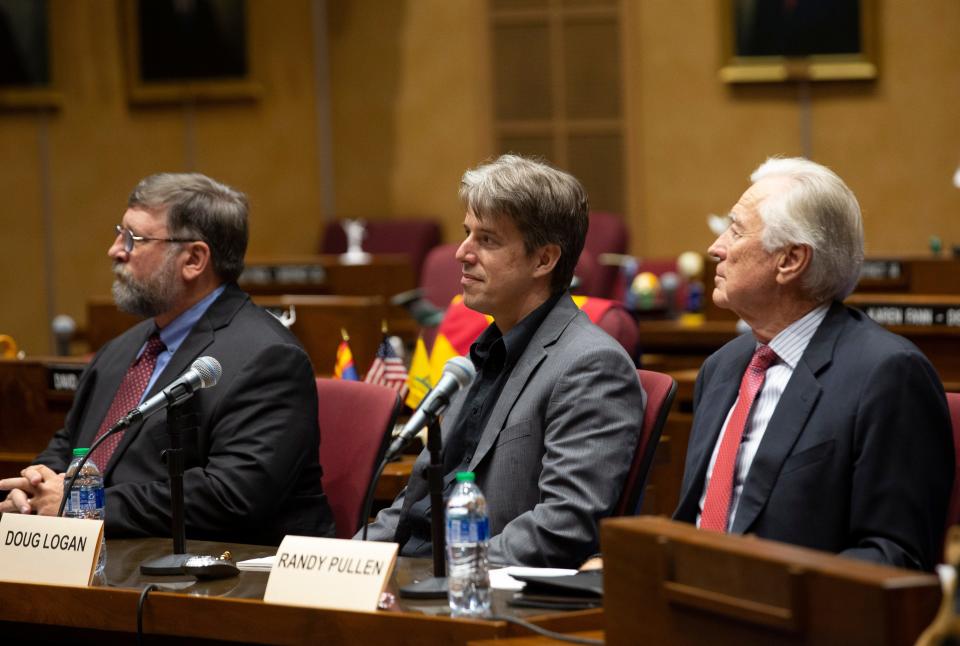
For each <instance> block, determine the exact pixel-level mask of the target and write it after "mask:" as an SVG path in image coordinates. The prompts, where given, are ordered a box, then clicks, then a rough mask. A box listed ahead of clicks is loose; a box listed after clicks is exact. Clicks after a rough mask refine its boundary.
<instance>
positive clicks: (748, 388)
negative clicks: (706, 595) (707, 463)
mask: <svg viewBox="0 0 960 646" xmlns="http://www.w3.org/2000/svg"><path fill="white" fill-rule="evenodd" d="M776 360H777V353H776V352H774V351H773V350H771V349H770V346H767V345H761V346H760V347H759V348H757V350H756V352H754V353H753V358H752V359H751V360H750V365H749V366H747V371H746V372H744V373H743V379H741V380H740V397H739V398H738V399H737V404H736V406H734V408H733V413H732V414H731V415H730V421H729V422H728V423H727V428H726V430H725V431H724V433H723V438H722V439H721V440H720V449H719V450H718V451H717V459H716V461H715V462H714V463H713V473H712V474H711V476H710V482H709V483H708V484H707V498H706V500H705V501H704V503H703V512H702V513H701V514H700V528H701V529H709V530H712V531H715V532H726V531H727V520H728V519H729V517H730V498H731V497H732V495H733V471H734V468H735V467H736V464H737V451H739V449H740V440H741V439H742V438H743V431H744V429H745V428H746V426H747V420H748V419H749V418H750V409H751V408H752V407H753V401H754V400H755V399H756V397H757V393H759V392H760V388H762V387H763V380H764V379H765V378H766V376H767V368H769V367H770V366H771V365H773V363H774V362H775V361H776Z"/></svg>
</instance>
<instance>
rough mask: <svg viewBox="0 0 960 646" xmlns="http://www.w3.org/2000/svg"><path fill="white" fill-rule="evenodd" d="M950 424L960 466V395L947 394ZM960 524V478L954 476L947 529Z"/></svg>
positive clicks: (954, 448)
mask: <svg viewBox="0 0 960 646" xmlns="http://www.w3.org/2000/svg"><path fill="white" fill-rule="evenodd" d="M947 405H949V406H950V422H951V423H952V424H953V450H954V452H955V453H956V460H957V464H958V465H960V393H947ZM957 524H960V476H954V480H953V491H952V493H951V494H950V506H949V507H948V508H947V527H952V526H953V525H957Z"/></svg>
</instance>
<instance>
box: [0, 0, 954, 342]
mask: <svg viewBox="0 0 960 646" xmlns="http://www.w3.org/2000/svg"><path fill="white" fill-rule="evenodd" d="M323 4H324V3H323V2H321V1H320V0H316V4H315V2H314V1H313V0H288V1H285V2H268V1H267V0H253V1H252V2H251V46H252V48H253V61H254V65H255V73H256V76H257V77H258V79H259V80H260V81H261V82H262V85H263V89H264V92H263V96H262V97H261V99H259V100H258V101H255V102H241V103H232V104H204V105H200V106H197V107H196V108H195V109H193V110H192V111H191V110H189V109H185V108H184V107H182V106H153V107H139V108H132V107H130V106H129V104H128V102H127V100H126V95H125V90H124V85H123V62H122V61H123V58H122V55H121V46H120V33H121V29H120V25H119V15H120V13H119V6H118V5H119V3H118V2H117V1H116V0H114V1H113V2H110V1H107V0H100V1H94V0H85V1H82V0H76V1H71V2H66V1H62V2H53V3H52V13H53V25H52V29H53V33H52V36H53V40H54V43H55V51H54V68H55V74H56V76H57V79H58V82H59V85H60V88H61V90H62V93H63V96H64V100H63V104H62V106H61V107H60V108H59V109H58V110H55V111H52V112H49V113H37V112H35V111H9V110H5V111H0V192H2V194H3V195H4V198H5V199H4V203H3V206H2V208H0V231H3V234H2V236H3V237H2V241H3V243H4V245H3V248H4V254H3V255H2V256H0V333H9V334H13V335H14V336H15V337H16V338H17V340H18V341H19V342H20V343H21V345H23V346H25V347H26V349H27V350H28V351H31V352H33V353H38V352H46V351H48V350H49V345H48V334H47V332H46V330H47V326H48V322H49V320H50V318H51V316H52V315H53V314H55V313H60V312H65V313H68V314H71V315H72V316H74V317H75V318H78V320H81V321H82V319H83V316H84V313H83V304H84V302H85V300H86V299H87V297H88V296H90V295H95V294H106V293H107V292H108V291H109V283H110V275H109V266H108V262H107V260H106V256H105V250H106V247H107V245H108V244H109V242H110V227H111V226H112V225H113V224H114V223H116V222H117V220H118V219H119V217H120V215H121V214H122V210H123V203H124V199H125V197H126V194H127V192H128V191H129V189H130V188H131V187H132V186H133V184H134V183H135V182H136V180H137V179H139V178H140V177H142V176H143V175H146V174H148V173H151V172H155V171H159V170H187V169H189V167H190V165H191V160H195V168H196V170H200V171H202V172H206V173H209V174H210V175H212V176H214V177H217V178H219V179H222V180H223V181H226V182H228V183H232V184H235V185H236V186H237V187H239V188H241V189H242V190H245V191H246V192H248V193H249V195H250V198H251V202H252V205H253V216H252V221H251V225H252V240H251V253H252V254H257V255H268V254H281V253H307V252H310V251H311V250H313V249H314V248H315V245H316V243H317V240H318V237H319V232H320V225H321V222H322V220H323V217H324V216H325V214H322V213H321V204H324V203H332V204H333V214H332V215H337V216H364V217H369V218H380V217H385V218H389V217H400V216H404V215H430V216H434V217H437V218H438V219H440V220H441V221H442V222H443V223H444V231H445V236H446V238H447V239H448V240H450V241H453V240H456V239H457V238H458V237H459V232H460V222H461V219H462V214H461V213H460V206H459V204H458V202H457V197H456V188H457V182H458V179H459V177H460V174H461V173H462V172H463V170H464V169H465V168H467V167H468V166H471V165H474V164H476V163H477V162H478V161H480V160H482V159H484V158H485V157H487V156H489V155H490V154H491V153H492V152H493V150H492V144H491V141H492V137H491V135H490V106H491V104H492V101H491V98H490V96H489V87H490V84H489V78H488V73H489V72H488V59H489V51H488V48H489V44H488V42H487V29H488V27H487V20H486V2H485V0H351V1H346V0H330V1H329V2H327V3H326V9H327V39H328V46H329V50H328V54H329V76H330V97H331V98H330V113H331V116H330V132H331V133H332V134H331V139H330V140H329V141H324V142H320V136H321V135H320V134H318V133H319V132H322V131H323V130H322V129H321V128H319V127H318V123H319V122H318V116H317V115H318V110H317V107H318V106H317V99H316V97H317V94H318V87H317V83H316V77H317V72H318V69H317V68H316V66H315V58H314V25H315V22H314V21H315V15H316V14H315V9H316V8H317V7H318V6H323ZM716 4H717V3H716V2H707V0H642V1H640V0H623V4H622V7H623V24H622V29H623V43H624V48H625V51H624V54H623V55H624V61H625V66H624V77H625V78H624V84H625V92H624V100H625V102H626V123H627V135H628V142H627V146H626V154H627V168H628V169H629V170H628V174H629V177H628V185H629V186H630V194H629V196H628V198H629V199H628V202H627V203H628V205H629V210H628V213H627V217H628V220H629V222H630V226H631V229H632V234H633V241H632V247H633V251H634V252H636V253H640V254H643V255H647V256H663V255H672V254H676V253H678V252H679V251H682V250H685V249H688V248H692V249H701V250H702V249H704V248H705V247H706V246H707V245H708V244H709V242H710V234H709V233H708V232H707V229H706V227H705V225H704V218H705V216H706V214H707V213H709V212H723V211H725V210H726V209H728V208H729V207H730V205H731V204H732V203H733V202H734V201H735V200H736V198H737V197H738V195H739V193H740V192H741V191H742V190H743V189H744V188H745V187H746V184H747V179H746V177H747V175H748V174H749V172H750V171H751V170H752V168H753V167H754V166H756V165H757V163H759V162H760V161H761V160H762V159H763V158H764V157H766V156H767V155H770V154H775V153H780V154H788V155H792V154H799V153H800V152H801V150H802V141H801V130H800V121H801V108H800V101H799V98H798V89H797V88H796V87H794V86H791V85H786V84H770V85H761V86H738V87H732V86H728V85H725V84H723V83H721V82H719V81H718V80H717V76H716V69H717V66H718V63H719V51H720V13H719V10H718V9H717V6H716ZM877 4H878V6H879V12H878V14H879V16H878V18H879V25H878V34H879V49H880V53H881V58H880V78H879V79H878V80H877V81H876V82H868V83H829V84H817V85H814V86H813V87H812V89H811V99H812V100H811V112H810V116H811V126H812V131H811V135H812V136H811V146H812V152H813V156H814V158H815V159H817V160H819V161H822V162H824V163H826V164H828V165H831V166H833V167H834V168H835V169H836V170H837V171H838V172H839V173H840V174H841V175H842V176H844V177H845V178H846V179H847V180H848V181H849V183H850V184H851V186H852V187H853V188H854V190H855V191H856V192H857V193H858V195H859V196H860V199H861V202H862V204H863V207H864V214H865V217H866V229H867V239H868V249H869V250H870V251H871V252H873V253H923V252H924V251H925V250H926V246H927V238H928V236H929V235H930V234H931V233H937V234H939V235H940V236H941V237H942V238H943V240H944V243H945V244H946V245H950V244H952V243H954V242H957V243H960V190H957V189H955V188H953V187H952V186H951V184H950V178H951V176H952V174H953V171H954V169H955V168H956V166H957V164H958V163H960V118H958V115H960V112H958V107H957V106H960V33H958V32H960V3H958V2H957V1H956V0H924V2H913V1H911V0H877ZM705 7H708V8H709V9H708V10H705ZM584 55H585V56H589V52H584ZM321 144H322V145H321ZM324 146H329V148H330V150H331V151H332V168H329V169H327V168H321V166H320V164H321V161H322V155H321V154H320V151H321V150H322V149H323V147H324ZM44 168H46V169H47V170H46V171H45V172H44V170H43V169H44ZM327 172H329V173H330V174H331V176H332V178H333V191H332V194H331V193H323V192H322V189H321V187H320V179H321V177H323V176H324V173H327ZM45 200H47V202H45ZM45 203H46V204H47V205H48V206H47V208H46V210H45V208H44V204H45ZM45 213H47V214H48V215H49V217H50V219H51V221H52V229H51V231H50V232H49V244H50V249H51V250H52V253H50V254H47V252H46V247H45V240H46V239H47V238H45V235H46V234H45V230H44V214H45ZM326 215H330V214H326ZM48 266H50V267H52V274H50V275H49V280H48V274H47V273H46V268H47V267H48ZM47 284H49V285H51V286H52V292H51V294H50V297H51V299H52V303H53V306H52V308H50V309H49V310H48V308H47V306H46V299H47V294H46V293H45V285H47Z"/></svg>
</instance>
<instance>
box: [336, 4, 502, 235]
mask: <svg viewBox="0 0 960 646" xmlns="http://www.w3.org/2000/svg"><path fill="white" fill-rule="evenodd" d="M329 12H330V13H329V27H330V36H329V38H330V64H331V71H330V76H331V88H332V90H331V95H332V96H331V100H332V126H333V150H334V154H333V156H334V172H335V190H336V212H337V215H338V216H343V217H359V216H363V217H368V218H384V217H398V216H430V217H434V218H436V219H438V220H440V221H441V222H443V225H444V232H445V237H446V238H447V239H448V240H451V241H452V240H456V239H457V238H458V237H459V236H460V234H461V232H462V223H463V213H462V210H461V208H460V203H459V200H458V198H457V188H458V186H459V182H460V175H461V174H462V173H463V171H464V170H466V169H467V168H468V167H470V166H474V165H476V164H477V163H478V162H480V161H482V160H483V159H485V158H487V157H489V156H490V154H491V153H492V147H491V141H492V136H491V134H490V105H491V99H490V96H489V80H488V69H487V59H488V53H487V49H488V43H487V31H486V18H485V16H486V3H485V1H484V0H455V1H453V2H451V1H450V0H392V1H389V2H385V1H383V0H355V1H352V2H331V3H330V5H329Z"/></svg>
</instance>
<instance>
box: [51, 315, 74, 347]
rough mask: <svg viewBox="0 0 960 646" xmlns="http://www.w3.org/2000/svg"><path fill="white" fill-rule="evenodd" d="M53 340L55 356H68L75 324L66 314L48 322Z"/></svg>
mask: <svg viewBox="0 0 960 646" xmlns="http://www.w3.org/2000/svg"><path fill="white" fill-rule="evenodd" d="M50 327H51V329H52V330H53V338H54V340H55V341H56V350H57V355H59V356H61V357H65V356H67V355H69V354H70V340H71V339H72V338H73V334H74V332H76V331H77V323H76V321H74V320H73V319H72V318H71V317H69V316H67V315H66V314H58V315H57V316H55V317H53V321H51V322H50Z"/></svg>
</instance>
